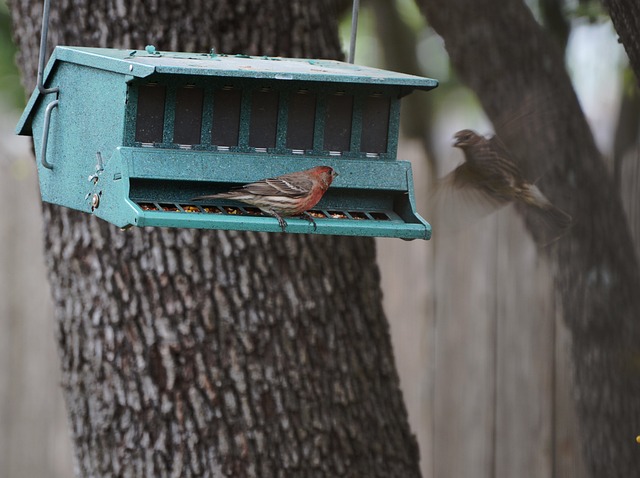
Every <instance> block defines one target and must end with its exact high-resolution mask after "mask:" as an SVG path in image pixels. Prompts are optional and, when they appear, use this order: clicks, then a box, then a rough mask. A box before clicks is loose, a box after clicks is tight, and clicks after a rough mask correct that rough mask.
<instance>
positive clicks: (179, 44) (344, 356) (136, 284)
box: [10, 0, 419, 477]
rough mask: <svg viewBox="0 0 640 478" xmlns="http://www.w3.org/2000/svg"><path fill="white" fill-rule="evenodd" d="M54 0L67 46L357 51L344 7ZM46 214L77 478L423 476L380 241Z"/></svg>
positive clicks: (29, 71) (15, 7)
mask: <svg viewBox="0 0 640 478" xmlns="http://www.w3.org/2000/svg"><path fill="white" fill-rule="evenodd" d="M52 3H53V5H52V11H51V23H50V31H49V37H50V44H51V45H54V44H68V45H74V44H76V45H78V44H79V45H85V46H111V47H127V48H144V46H145V45H146V44H149V43H151V44H154V45H155V46H156V47H157V48H158V49H159V50H163V49H164V50H183V51H208V50H209V49H210V48H211V47H214V48H216V51H221V52H229V53H233V52H242V53H247V54H269V55H287V56H308V57H334V58H335V57H340V56H341V51H340V45H339V42H338V38H337V25H336V15H335V14H334V12H333V7H334V6H335V4H334V3H332V2H331V1H330V0H327V1H320V2H305V1H301V0H296V1H286V2H284V1H275V0H270V1H260V0H251V1H250V0H238V1H234V0H226V1H217V2H206V1H197V0H192V1H186V2H183V1H168V0H166V1H155V2H120V1H116V0H99V1H91V2H90V1H89V0H78V1H73V2H71V1H59V2H52ZM10 6H11V10H12V16H13V20H14V26H15V37H16V40H17V42H18V45H19V48H20V54H19V58H18V61H19V64H20V66H21V68H22V71H23V75H24V82H25V85H26V87H27V89H28V91H31V89H32V87H33V85H34V84H35V73H36V62H37V56H38V38H39V30H40V18H41V2H40V1H35V0H15V1H12V2H10ZM63 88H64V86H63ZM43 214H44V220H45V236H46V239H45V242H46V244H45V248H46V251H45V254H46V261H47V265H48V269H49V279H50V282H51V286H52V290H53V297H54V302H55V309H56V321H57V340H58V344H59V349H60V356H61V362H62V373H63V379H62V385H63V388H64V392H65V397H66V402H67V408H68V411H69V415H70V423H71V428H72V438H73V442H74V445H75V456H76V460H77V471H76V474H77V476H82V477H89V476H91V477H97V476H154V477H155V476H180V477H189V476H234V477H242V476H292V474H295V475H296V476H297V475H300V476H337V475H349V476H372V477H373V476H385V477H388V476H398V477H400V476H402V477H408V476H418V475H419V471H418V470H419V468H418V452H417V445H416V442H415V439H414V437H413V436H412V434H411V432H410V430H409V426H408V422H407V414H406V410H405V406H404V404H403V401H402V395H401V392H400V390H399V383H398V375H397V372H396V370H395V365H394V359H393V354H392V350H391V345H390V339H389V330H388V324H387V321H386V318H385V316H384V313H383V311H382V306H381V291H380V285H379V274H378V269H377V266H376V263H375V249H374V242H373V241H372V240H370V239H347V238H340V237H316V236H294V235H287V234H258V233H238V232H228V233H226V232H206V231H205V232H203V231H194V230H168V229H131V230H129V231H126V232H122V231H120V230H119V229H117V228H115V227H112V226H111V225H109V224H107V223H104V222H101V221H99V220H97V219H95V218H94V217H91V216H89V215H85V214H81V213H78V212H74V211H71V210H68V209H64V208H59V207H56V206H52V205H48V204H44V205H43Z"/></svg>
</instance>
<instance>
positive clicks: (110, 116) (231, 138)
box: [17, 46, 437, 239]
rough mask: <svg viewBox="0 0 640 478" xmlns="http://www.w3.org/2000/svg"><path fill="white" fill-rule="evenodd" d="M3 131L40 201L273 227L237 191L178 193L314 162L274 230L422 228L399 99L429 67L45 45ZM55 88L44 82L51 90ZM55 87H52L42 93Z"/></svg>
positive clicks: (122, 221)
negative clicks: (27, 165)
mask: <svg viewBox="0 0 640 478" xmlns="http://www.w3.org/2000/svg"><path fill="white" fill-rule="evenodd" d="M43 84H44V85H46V86H47V87H48V89H45V88H43V89H42V90H41V89H36V90H35V91H34V92H33V95H32V96H31V98H30V100H29V102H28V104H27V106H26V109H25V111H24V113H23V114H22V117H21V118H20V122H19V123H18V126H17V133H18V134H21V135H27V136H33V137H34V142H35V150H36V156H37V165H38V177H39V182H40V190H41V194H42V199H43V200H44V201H47V202H50V203H54V204H59V205H61V206H66V207H70V208H73V209H77V210H80V211H84V212H87V213H90V214H94V215H96V216H98V217H100V218H102V219H104V220H106V221H109V222H111V223H113V224H115V225H117V226H119V227H123V228H126V227H129V226H160V227H189V228H203V229H235V230H251V231H268V232H280V231H281V229H280V226H279V225H278V221H277V220H276V219H275V218H273V217H271V216H267V215H264V214H262V213H261V212H260V211H259V210H258V209H255V208H252V207H249V206H246V205H243V204H241V203H237V202H236V203H234V202H229V201H227V202H225V201H224V200H212V201H210V202H208V203H207V202H206V201H205V202H198V201H192V200H191V198H194V197H197V196H202V195H205V194H214V193H218V192H222V191H226V190H228V189H230V188H232V187H234V186H239V185H242V184H246V183H249V182H253V181H256V180H259V179H263V178H267V177H273V176H278V175H281V174H284V173H288V172H293V171H300V170H303V169H308V168H311V167H313V166H318V165H327V166H331V167H332V168H334V169H335V170H336V171H337V172H338V173H339V176H338V177H337V178H336V179H335V181H334V182H333V184H332V186H331V187H330V188H329V190H328V192H327V193H326V194H325V196H324V197H323V198H322V200H321V201H320V203H319V204H318V205H317V206H316V207H315V208H314V210H312V211H310V214H311V215H312V216H313V217H314V218H315V220H316V224H317V229H315V230H314V228H313V225H311V224H310V223H309V221H307V220H305V219H297V218H287V223H288V226H287V229H286V231H287V232H290V233H309V234H311V233H316V234H337V235H352V236H380V237H400V238H403V239H416V238H421V239H429V237H430V235H431V227H430V226H429V224H428V223H427V222H426V221H425V220H424V219H423V218H421V217H420V216H419V215H418V214H417V213H416V210H415V201H414V191H413V180H412V174H411V165H410V163H409V162H406V161H399V160H397V159H396V150H397V146H398V128H399V118H400V99H401V98H402V97H404V96H405V95H407V94H409V93H411V92H412V91H413V90H416V89H418V90H430V89H432V88H435V87H436V86H437V81H435V80H432V79H429V78H421V77H417V76H411V75H405V74H400V73H394V72H390V71H385V70H380V69H374V68H368V67H363V66H359V65H352V64H349V63H343V62H338V61H329V60H309V59H289V58H272V57H249V56H246V55H223V54H215V53H213V52H211V53H206V54H193V53H166V52H158V51H156V50H155V48H151V47H147V48H146V49H145V50H116V49H104V48H84V47H66V46H58V47H56V49H55V51H54V53H53V55H52V57H51V59H50V60H49V62H48V64H47V67H46V69H45V71H44V74H43ZM56 88H57V90H56ZM52 93H55V94H52Z"/></svg>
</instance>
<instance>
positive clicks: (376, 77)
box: [16, 46, 438, 134]
mask: <svg viewBox="0 0 640 478" xmlns="http://www.w3.org/2000/svg"><path fill="white" fill-rule="evenodd" d="M60 62H68V63H72V64H76V65H81V66H86V67H90V68H96V69H99V70H105V71H110V72H114V73H120V74H122V75H126V76H129V77H130V78H145V77H148V76H150V75H153V74H167V75H196V76H211V77H227V78H255V79H265V80H296V81H309V82H333V83H345V84H363V85H372V84H373V85H381V86H396V87H404V88H406V89H408V90H413V89H419V90H430V89H432V88H435V87H436V86H437V85H438V82H437V80H434V79H431V78H424V77H420V76H414V75H407V74H404V73H396V72H393V71H387V70H382V69H378V68H370V67H366V66H362V65H355V64H351V63H345V62H341V61H335V60H315V59H301V58H281V57H269V56H247V55H227V54H216V53H179V52H160V51H156V50H155V48H153V47H147V49H145V50H119V49H113V48H90V47H69V46H58V47H56V49H55V50H54V52H53V54H52V56H51V58H50V60H49V62H48V64H47V68H46V70H45V73H44V78H45V84H46V82H47V79H49V77H50V76H51V74H52V72H53V71H55V69H56V66H57V65H58V64H59V63H60ZM41 95H42V94H41V93H40V92H39V91H38V90H37V89H36V90H35V91H34V92H33V94H32V96H31V98H30V100H29V103H28V104H27V107H26V108H25V111H24V113H23V115H22V118H20V121H19V123H18V125H17V127H16V131H17V132H18V133H19V134H25V133H27V132H28V130H30V125H29V124H28V123H30V121H29V120H30V118H31V116H32V113H33V111H32V110H33V109H34V107H35V105H36V104H37V103H38V99H39V98H40V97H41ZM25 130H26V131H25Z"/></svg>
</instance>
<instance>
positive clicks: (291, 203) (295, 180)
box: [193, 166, 338, 232]
mask: <svg viewBox="0 0 640 478" xmlns="http://www.w3.org/2000/svg"><path fill="white" fill-rule="evenodd" d="M337 175H338V173H336V172H335V171H334V170H333V168H330V167H329V166H316V167H315V168H311V169H307V170H305V171H296V172H295V173H288V174H283V175H282V176H278V177H275V178H267V179H263V180H261V181H256V182H255V183H250V184H245V185H244V186H240V187H238V188H235V189H232V190H231V191H229V192H226V193H219V194H211V195H208V196H198V197H196V198H193V200H194V201H201V200H206V199H233V200H234V201H240V202H243V203H245V204H249V205H251V206H255V207H257V208H258V209H260V210H261V211H262V212H264V213H266V214H269V215H271V216H274V217H275V218H276V219H277V220H278V224H280V227H281V228H282V231H283V232H284V230H285V229H286V227H287V222H286V221H285V220H284V219H283V218H284V217H291V216H304V218H305V219H307V220H308V221H310V222H311V223H312V224H313V228H314V230H315V228H316V222H315V221H314V220H313V217H311V216H310V215H309V214H308V213H307V211H308V210H309V209H311V208H313V206H315V205H316V204H318V202H319V201H320V199H322V196H324V193H326V192H327V189H329V186H331V182H332V181H333V178H335V177H336V176H337Z"/></svg>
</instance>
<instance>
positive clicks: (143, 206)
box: [138, 202, 157, 211]
mask: <svg viewBox="0 0 640 478" xmlns="http://www.w3.org/2000/svg"><path fill="white" fill-rule="evenodd" d="M138 206H140V209H142V210H143V211H157V209H156V207H155V206H154V205H153V204H150V203H148V202H141V203H138Z"/></svg>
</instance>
